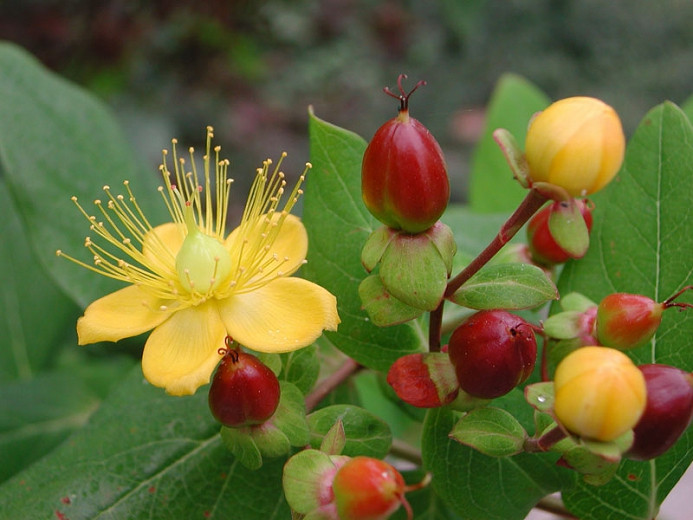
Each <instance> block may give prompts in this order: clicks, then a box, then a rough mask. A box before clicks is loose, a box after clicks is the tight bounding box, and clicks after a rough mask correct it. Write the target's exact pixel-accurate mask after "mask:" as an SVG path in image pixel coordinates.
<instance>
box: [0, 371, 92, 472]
mask: <svg viewBox="0 0 693 520" xmlns="http://www.w3.org/2000/svg"><path fill="white" fill-rule="evenodd" d="M0 394H1V395H2V399H0V482H2V481H4V480H6V479H7V478H8V477H10V476H12V475H13V474H15V473H16V472H17V471H19V470H20V469H23V468H25V467H27V466H29V465H30V464H31V463H33V462H34V461H36V460H38V459H39V458H41V457H42V456H43V455H45V454H46V453H48V452H50V451H51V450H52V449H53V448H55V447H56V446H57V445H58V444H60V442H62V441H63V440H64V439H65V438H66V437H67V436H68V435H69V434H70V433H72V432H73V431H74V430H76V429H77V428H79V427H80V426H82V425H83V424H84V423H85V422H86V420H87V419H88V417H89V415H90V414H91V413H92V412H93V411H94V409H95V408H96V407H97V405H98V403H99V399H98V398H97V397H96V396H95V395H94V393H93V392H91V390H90V389H89V388H87V386H86V385H85V384H84V383H83V382H82V381H81V380H80V379H76V378H75V377H74V375H73V374H68V373H51V374H40V375H39V376H37V377H36V378H34V379H32V380H31V381H22V382H15V383H11V384H7V385H4V386H2V387H1V390H0Z"/></svg>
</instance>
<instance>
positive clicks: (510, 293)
mask: <svg viewBox="0 0 693 520" xmlns="http://www.w3.org/2000/svg"><path fill="white" fill-rule="evenodd" d="M557 298H558V291H557V290H556V286H555V285H554V284H553V282H552V281H551V280H549V278H548V277H547V276H546V273H545V272H544V270H543V269H540V268H539V267H537V266H535V265H530V264H521V263H509V264H495V265H487V266H486V267H484V268H483V269H481V270H480V271H479V272H478V273H476V274H475V275H474V276H472V277H471V278H470V279H469V281H468V282H466V283H465V284H464V285H463V286H462V287H460V288H459V289H458V290H457V292H455V294H453V295H452V297H451V298H450V299H451V300H452V301H454V302H455V303H457V304H458V305H462V306H463V307H469V308H471V309H477V310H483V309H515V310H517V309H528V308H531V307H536V306H538V305H541V304H543V303H546V302H547V301H549V300H555V299H557Z"/></svg>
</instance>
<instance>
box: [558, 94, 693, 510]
mask: <svg viewBox="0 0 693 520" xmlns="http://www.w3.org/2000/svg"><path fill="white" fill-rule="evenodd" d="M691 142H693V127H692V126H691V123H690V121H689V120H688V118H687V117H686V116H685V114H684V113H683V112H682V111H681V110H680V109H679V108H677V107H676V106H675V105H673V104H671V103H664V104H662V105H659V106H657V107H656V108H654V109H653V110H651V111H650V112H649V113H648V114H647V115H646V116H645V118H644V119H643V121H642V123H641V124H640V126H639V127H638V129H637V130H636V132H635V134H634V135H633V137H632V139H631V141H630V143H629V145H628V149H627V151H626V158H625V164H624V167H623V169H622V170H621V172H620V173H619V175H618V177H617V178H616V179H615V180H614V181H613V182H612V184H611V185H610V186H609V187H607V188H606V189H605V190H604V191H603V192H601V193H598V194H596V195H595V196H594V197H593V200H594V203H595V205H596V209H595V212H594V213H593V215H594V225H593V228H592V234H591V242H592V243H591V245H590V249H589V251H588V253H587V255H586V256H585V257H584V258H583V259H582V260H580V261H578V262H570V263H568V264H567V265H566V267H565V269H564V270H563V273H562V276H561V278H560V280H559V283H558V287H559V290H560V292H561V293H568V292H570V291H578V292H580V293H582V294H584V295H586V296H587V297H589V298H590V299H592V300H593V301H600V300H601V299H602V298H603V297H604V296H606V295H607V294H609V293H612V292H630V293H637V294H643V295H645V296H648V297H650V298H653V299H654V300H655V301H659V302H661V301H663V300H664V299H666V298H667V297H668V296H670V295H672V294H673V293H674V292H676V291H677V289H679V288H681V287H683V286H685V285H689V284H691V283H693V270H692V267H691V255H690V252H691V251H693V233H691V229H693V213H691V211H690V208H691V193H693V147H692V146H691ZM691 337H693V315H692V314H690V313H678V312H665V313H664V315H663V319H662V324H661V326H660V328H659V330H658V331H657V334H656V335H655V337H654V338H653V340H652V341H651V343H650V344H649V345H647V346H645V347H641V348H638V349H635V350H632V351H629V352H628V354H629V355H630V356H632V357H633V358H634V360H635V361H636V362H637V363H653V362H654V363H664V364H670V365H676V366H680V367H682V368H684V369H690V368H691V367H693V350H691V344H690V338H691ZM691 461H693V430H692V429H689V430H688V431H687V432H686V434H685V435H684V436H683V437H682V439H681V440H680V441H679V442H678V443H677V444H676V445H675V446H674V447H673V448H672V449H671V450H670V451H669V452H667V453H666V454H664V455H662V456H661V457H659V458H657V459H655V460H654V461H650V462H645V463H643V462H631V461H624V462H623V463H622V464H621V466H620V468H619V471H618V474H617V476H616V477H615V478H614V479H613V480H612V481H610V482H609V483H608V484H606V485H605V486H602V487H592V486H589V485H586V484H582V483H579V484H577V485H576V486H575V487H572V488H570V489H566V490H564V491H563V497H564V500H565V502H566V505H567V506H568V507H569V508H570V509H571V511H572V512H573V513H574V514H575V515H577V516H578V517H580V518H582V519H585V520H596V519H599V520H611V519H622V518H631V519H643V520H644V519H651V518H653V517H654V516H655V513H656V511H657V509H658V507H659V505H660V504H661V503H662V501H663V500H664V498H665V497H666V495H667V494H668V493H669V491H670V490H671V489H672V487H673V486H674V484H676V482H677V481H678V479H679V478H681V475H683V473H684V472H685V471H686V469H687V468H688V466H689V465H690V464H691Z"/></svg>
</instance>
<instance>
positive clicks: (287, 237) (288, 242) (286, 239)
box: [224, 215, 308, 276]
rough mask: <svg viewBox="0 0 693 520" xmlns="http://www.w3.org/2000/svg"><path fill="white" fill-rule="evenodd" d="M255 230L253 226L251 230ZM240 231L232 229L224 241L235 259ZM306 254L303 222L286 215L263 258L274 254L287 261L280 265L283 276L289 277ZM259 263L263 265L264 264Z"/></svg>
mask: <svg viewBox="0 0 693 520" xmlns="http://www.w3.org/2000/svg"><path fill="white" fill-rule="evenodd" d="M263 218H264V217H263ZM276 218H278V215H275V219H276ZM255 228H256V227H255V226H254V227H253V228H252V229H255ZM240 230H241V227H237V228H236V229H234V230H233V231H232V232H231V233H230V234H229V236H228V237H226V240H225V241H224V245H225V246H226V248H227V249H228V250H229V251H230V252H231V256H232V258H235V257H236V255H234V250H238V249H239V248H240V247H241V245H242V242H243V237H240V236H239V233H240ZM251 233H252V232H250V231H248V232H246V234H251ZM307 252H308V233H307V232H306V228H305V227H304V225H303V222H301V219H300V218H298V217H296V216H295V215H287V216H286V219H285V220H284V222H283V224H282V227H281V230H280V231H279V233H278V234H277V238H276V239H275V240H274V242H273V243H272V246H271V248H270V249H269V250H268V251H267V252H266V253H265V255H264V256H265V257H269V256H272V255H275V254H276V255H277V257H278V258H280V259H281V258H286V259H288V260H287V261H286V263H285V264H283V265H282V268H281V271H282V273H283V275H285V276H289V275H291V274H293V273H295V272H296V271H297V270H298V268H299V267H301V265H303V260H305V258H306V253H307ZM241 263H244V262H241ZM259 263H260V264H264V262H259Z"/></svg>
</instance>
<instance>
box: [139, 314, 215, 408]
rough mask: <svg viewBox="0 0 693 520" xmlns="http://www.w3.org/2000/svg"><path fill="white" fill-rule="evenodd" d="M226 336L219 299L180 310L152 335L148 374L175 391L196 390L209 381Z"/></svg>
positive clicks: (146, 352) (145, 356)
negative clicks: (220, 316)
mask: <svg viewBox="0 0 693 520" xmlns="http://www.w3.org/2000/svg"><path fill="white" fill-rule="evenodd" d="M225 337H226V330H225V329H224V325H223V323H222V321H221V319H220V318H219V312H218V310H217V307H216V302H214V301H210V302H207V303H204V304H202V305H199V306H197V307H188V308H186V309H183V310H181V311H178V312H176V313H174V314H173V315H172V316H171V317H170V318H169V319H168V320H166V321H165V322H164V323H162V324H161V325H159V326H158V327H157V328H156V329H154V331H153V332H152V333H151V335H150V336H149V339H148V340H147V343H146V344H145V346H144V352H143V353H142V372H143V373H144V377H146V378H147V380H148V381H149V382H150V383H151V384H153V385H154V386H159V387H162V388H165V389H166V391H167V392H168V393H169V394H171V395H189V394H193V393H195V390H197V388H198V387H200V386H202V385H204V384H206V383H208V382H209V379H210V377H211V375H212V372H213V371H214V367H216V365H217V363H218V362H219V360H220V359H221V357H222V354H219V352H218V351H219V349H220V348H222V347H223V346H224V338H225Z"/></svg>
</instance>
